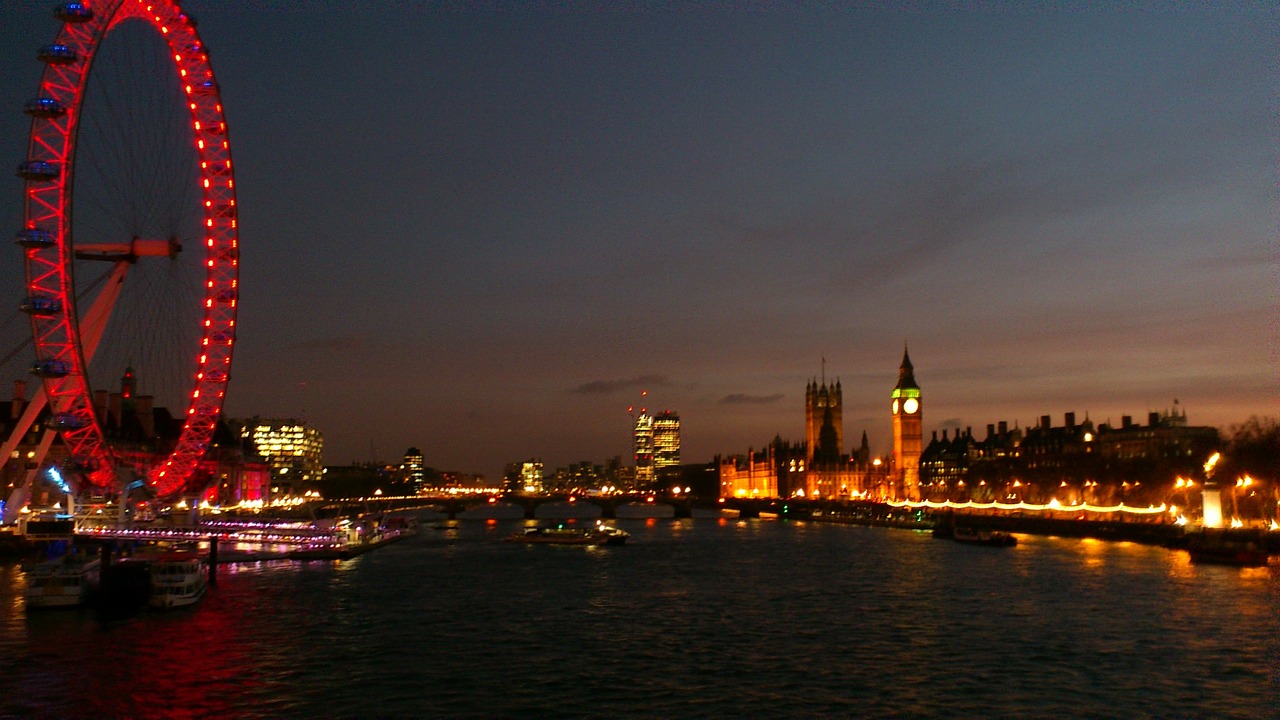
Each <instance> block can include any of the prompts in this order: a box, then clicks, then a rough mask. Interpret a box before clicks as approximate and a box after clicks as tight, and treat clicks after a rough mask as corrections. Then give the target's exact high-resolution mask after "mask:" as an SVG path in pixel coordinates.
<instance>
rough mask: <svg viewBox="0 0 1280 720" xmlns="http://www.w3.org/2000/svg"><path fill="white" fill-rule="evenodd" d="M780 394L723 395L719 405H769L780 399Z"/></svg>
mask: <svg viewBox="0 0 1280 720" xmlns="http://www.w3.org/2000/svg"><path fill="white" fill-rule="evenodd" d="M782 397H783V396H782V393H774V394H773V395H747V394H745V393H734V394H733V395H725V396H724V397H722V398H720V404H721V405H770V404H772V403H776V402H778V401H779V400H781V399H782Z"/></svg>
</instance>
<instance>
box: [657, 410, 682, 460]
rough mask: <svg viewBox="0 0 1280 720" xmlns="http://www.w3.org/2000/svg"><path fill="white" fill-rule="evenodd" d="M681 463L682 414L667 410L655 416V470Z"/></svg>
mask: <svg viewBox="0 0 1280 720" xmlns="http://www.w3.org/2000/svg"><path fill="white" fill-rule="evenodd" d="M679 465H680V416H679V415H677V414H675V413H673V412H671V411H670V410H666V411H664V412H660V413H658V414H657V415H655V416H653V470H654V474H655V475H657V474H661V473H662V470H663V468H673V467H677V466H679Z"/></svg>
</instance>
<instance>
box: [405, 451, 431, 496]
mask: <svg viewBox="0 0 1280 720" xmlns="http://www.w3.org/2000/svg"><path fill="white" fill-rule="evenodd" d="M425 462H426V458H424V457H423V455H422V451H421V450H419V449H418V448H416V447H411V448H409V449H408V450H405V451H404V461H403V462H401V463H400V474H401V479H402V480H404V482H405V483H406V484H407V485H409V487H411V488H413V492H414V493H421V492H422V491H423V489H425V487H426V484H427V474H426V468H425V465H424V463H425Z"/></svg>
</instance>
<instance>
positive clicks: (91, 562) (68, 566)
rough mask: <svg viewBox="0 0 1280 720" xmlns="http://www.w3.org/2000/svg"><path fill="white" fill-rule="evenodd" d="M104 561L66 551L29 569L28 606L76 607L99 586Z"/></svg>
mask: <svg viewBox="0 0 1280 720" xmlns="http://www.w3.org/2000/svg"><path fill="white" fill-rule="evenodd" d="M101 568H102V561H101V560H99V559H98V558H94V557H82V556H77V555H66V556H63V557H60V558H57V559H54V560H49V561H47V562H42V563H40V564H39V565H36V566H34V567H32V568H31V569H30V570H28V571H27V594H26V597H27V607H29V608H46V607H76V606H78V605H83V604H84V603H86V602H87V601H88V600H89V597H90V596H91V595H92V594H93V592H94V591H96V590H97V589H98V583H99V580H100V578H101Z"/></svg>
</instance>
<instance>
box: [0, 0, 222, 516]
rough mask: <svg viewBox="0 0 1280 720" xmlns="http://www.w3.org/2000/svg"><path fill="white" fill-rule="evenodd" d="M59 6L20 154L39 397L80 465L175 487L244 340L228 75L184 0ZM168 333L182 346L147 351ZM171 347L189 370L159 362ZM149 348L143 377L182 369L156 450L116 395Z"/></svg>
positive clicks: (211, 423)
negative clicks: (139, 438)
mask: <svg viewBox="0 0 1280 720" xmlns="http://www.w3.org/2000/svg"><path fill="white" fill-rule="evenodd" d="M54 14H55V16H56V17H57V19H58V20H60V21H61V22H62V27H61V30H60V31H59V33H58V35H57V39H56V40H55V41H54V42H53V43H51V44H49V45H45V46H43V47H41V48H40V49H39V52H38V58H39V60H40V61H42V62H43V63H44V65H45V69H44V72H43V75H42V77H41V80H40V88H39V92H38V94H37V96H36V97H35V98H34V99H32V100H30V101H29V102H27V103H26V106H25V111H26V113H27V114H28V115H30V116H31V118H32V120H31V134H30V143H29V147H28V155H27V159H26V161H25V162H23V163H22V164H21V165H20V166H19V169H18V175H19V176H20V177H22V178H23V179H24V180H25V181H26V182H25V203H24V220H25V222H24V225H23V227H22V229H21V230H19V232H18V234H17V242H18V244H19V245H20V246H21V247H22V248H23V254H24V258H25V265H26V285H27V298H26V300H25V301H24V302H23V306H22V309H23V310H24V311H25V312H26V313H27V314H29V315H30V317H31V328H32V334H33V338H34V343H35V350H36V360H35V364H34V366H33V368H32V372H33V373H34V374H35V375H37V376H38V377H39V378H40V380H41V385H42V392H41V393H39V394H38V395H37V397H36V398H35V399H33V401H32V403H31V405H32V406H38V405H42V404H44V403H47V404H48V407H49V414H48V417H49V428H50V429H52V430H55V431H56V433H57V434H58V435H59V436H61V438H62V440H63V442H64V444H65V445H66V447H67V451H68V454H69V457H70V460H71V464H72V466H73V469H74V470H75V471H76V473H75V475H76V476H77V477H83V478H84V479H85V480H86V481H87V482H88V483H89V484H90V485H93V486H97V487H103V488H110V487H112V486H114V485H115V483H116V477H117V468H119V467H129V468H130V469H131V470H132V471H134V472H135V473H138V474H139V475H142V476H145V478H146V479H147V481H148V483H149V484H150V485H151V486H152V487H153V488H154V489H155V490H156V492H157V493H158V494H159V495H160V496H162V497H166V496H173V495H175V494H178V493H180V492H182V491H184V490H186V489H188V487H187V486H188V484H189V481H190V478H191V477H192V475H193V473H194V472H195V470H196V469H197V466H198V464H199V462H200V459H201V457H202V456H203V455H204V453H205V451H206V449H207V448H208V447H209V445H210V442H211V440H212V437H213V434H214V430H215V426H216V424H217V421H218V418H219V416H220V415H221V412H222V404H223V399H224V397H225V394H226V387H227V380H228V378H229V376H230V371H231V351H232V347H233V345H234V343H235V329H236V306H237V304H238V275H239V242H238V236H237V227H236V226H237V208H236V200H235V180H234V176H233V174H232V166H231V149H230V145H229V143H228V139H227V137H228V136H227V125H226V120H225V117H224V115H223V111H222V102H221V99H220V97H219V92H218V84H217V82H216V80H215V79H214V75H213V69H212V67H211V66H210V64H209V56H208V53H207V51H206V50H205V47H204V44H203V43H202V42H201V41H200V38H199V36H198V35H197V33H196V28H195V23H194V21H193V20H192V19H191V18H190V17H188V16H187V15H185V14H184V13H183V12H182V10H181V8H179V6H178V4H177V2H175V1H174V0H102V1H101V2H67V3H62V4H61V5H59V6H58V7H57V9H56V10H55V11H54ZM160 339H164V340H166V342H167V343H169V344H170V345H176V348H175V347H165V348H164V349H161V350H152V349H150V348H151V347H152V346H154V345H156V344H157V343H158V341H159V340H160ZM173 359H177V361H178V364H177V366H178V369H177V370H173V371H169V370H166V371H161V370H160V365H161V364H162V361H168V360H173ZM139 363H141V364H142V365H143V367H142V368H141V369H140V371H139V375H140V376H142V377H143V378H144V379H145V378H147V377H150V378H151V379H152V380H154V381H156V382H160V379H161V377H162V375H167V376H171V378H172V379H171V381H170V383H169V384H170V386H171V387H170V390H169V392H170V393H171V395H170V396H169V397H164V398H161V397H160V396H156V399H157V400H162V401H163V402H164V403H165V404H166V406H167V407H169V408H171V409H173V412H174V415H173V416H172V418H171V419H172V428H170V429H171V430H172V433H171V434H172V436H176V438H177V439H176V442H170V443H168V444H167V445H165V446H163V447H160V448H151V449H150V452H147V451H144V450H140V449H139V448H138V447H136V446H131V447H128V448H126V447H124V446H122V444H121V443H120V442H119V441H118V440H117V436H118V433H117V432H116V431H117V430H118V428H116V427H114V426H113V425H112V423H111V418H110V417H108V415H109V413H108V412H107V410H106V406H105V404H104V398H105V397H106V396H107V388H109V387H110V383H111V382H112V381H114V380H115V378H118V377H119V376H120V373H121V370H122V369H123V367H124V366H126V365H133V364H139ZM173 388H176V390H174V389H173ZM28 411H29V413H30V414H31V416H32V419H34V416H35V413H36V412H38V411H39V407H35V409H34V410H33V409H32V408H31V407H29V408H28ZM29 422H30V421H29ZM11 442H16V441H11ZM47 447H48V441H46V442H45V443H44V448H45V449H47ZM11 451H12V448H10V447H6V448H4V449H0V453H2V454H0V456H2V457H8V456H9V454H8V453H9V452H11Z"/></svg>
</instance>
